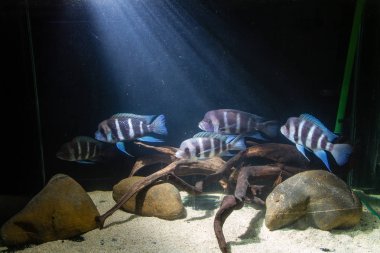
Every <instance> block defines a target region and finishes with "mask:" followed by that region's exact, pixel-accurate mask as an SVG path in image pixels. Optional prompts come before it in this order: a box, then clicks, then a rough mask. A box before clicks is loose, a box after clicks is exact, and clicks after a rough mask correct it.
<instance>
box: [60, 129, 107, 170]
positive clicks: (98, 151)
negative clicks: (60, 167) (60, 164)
mask: <svg viewBox="0 0 380 253" xmlns="http://www.w3.org/2000/svg"><path fill="white" fill-rule="evenodd" d="M104 145H105V143H102V142H100V141H97V140H95V139H93V138H91V137H87V136H77V137H75V138H74V139H72V140H71V141H70V142H67V143H64V144H63V145H62V146H61V148H60V149H59V151H58V152H57V154H56V156H57V158H59V159H62V160H66V161H75V162H80V163H94V162H95V161H98V160H99V159H100V158H101V157H102V156H103V154H104V153H103V152H104Z"/></svg>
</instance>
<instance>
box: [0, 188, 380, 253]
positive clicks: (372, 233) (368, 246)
mask: <svg viewBox="0 0 380 253" xmlns="http://www.w3.org/2000/svg"><path fill="white" fill-rule="evenodd" d="M89 194H90V196H91V198H92V199H93V200H94V203H95V204H96V205H97V206H98V209H99V211H100V213H104V212H105V211H107V210H108V209H109V208H110V207H111V206H112V205H113V204H114V201H113V199H112V196H111V194H112V193H111V192H103V191H95V192H90V193H89ZM181 196H182V199H183V201H184V203H185V206H186V210H187V217H186V218H184V219H181V220H174V221H167V220H162V219H158V218H154V217H140V216H137V215H133V214H128V213H126V212H123V211H120V210H119V211H116V212H115V213H114V215H112V216H111V217H109V218H108V219H107V221H106V224H105V228H104V229H103V230H99V229H96V230H93V231H90V232H88V233H86V234H84V235H82V237H83V239H84V240H83V241H81V242H78V241H72V240H59V241H54V242H48V243H44V244H41V245H34V246H31V247H28V248H25V249H23V250H20V252H56V253H59V252H70V253H71V252H128V253H130V252H139V253H140V252H181V253H182V252H220V250H219V248H218V243H217V241H216V238H215V235H214V230H213V221H214V215H215V213H216V211H217V209H218V207H219V202H220V200H221V199H222V197H223V195H222V194H207V195H202V196H197V197H192V196H188V195H187V194H186V193H184V192H181ZM196 208H197V210H196ZM263 217H264V213H263V212H262V211H258V210H255V209H253V208H252V207H249V206H245V207H244V208H242V209H240V210H237V211H234V212H233V213H232V214H231V215H230V217H228V219H227V221H226V223H225V225H224V229H223V230H224V235H225V237H226V240H227V242H228V243H229V244H230V246H231V252H260V253H263V252H292V253H294V252H324V251H327V252H345V253H346V252H360V253H363V252H380V220H379V219H378V218H376V217H375V216H373V215H372V214H370V213H369V211H368V210H367V209H366V208H364V213H363V217H362V220H361V222H360V224H359V225H357V226H356V227H354V228H352V229H348V230H333V231H331V232H327V231H321V230H318V229H314V228H307V229H300V228H297V225H293V226H292V227H290V228H285V229H280V230H276V231H269V230H268V229H267V228H266V227H265V225H264V222H263ZM5 249H6V248H5V247H0V251H2V250H5ZM323 249H324V250H323Z"/></svg>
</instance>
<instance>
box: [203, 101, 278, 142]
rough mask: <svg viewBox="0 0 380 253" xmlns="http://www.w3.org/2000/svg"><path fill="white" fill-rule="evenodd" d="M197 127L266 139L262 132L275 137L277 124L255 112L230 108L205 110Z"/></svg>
mask: <svg viewBox="0 0 380 253" xmlns="http://www.w3.org/2000/svg"><path fill="white" fill-rule="evenodd" d="M198 127H199V128H200V129H202V130H203V131H207V132H214V133H220V134H237V135H240V134H244V135H246V136H251V137H253V138H256V139H263V140H266V138H265V136H263V135H262V134H264V135H266V136H268V137H270V138H274V137H276V136H277V132H278V128H279V125H278V122H277V121H274V120H271V121H267V120H265V119H264V118H263V117H260V116H258V115H255V114H251V113H247V112H243V111H238V110H232V109H219V110H213V111H209V112H207V113H206V114H205V116H204V118H203V120H202V121H201V122H199V124H198Z"/></svg>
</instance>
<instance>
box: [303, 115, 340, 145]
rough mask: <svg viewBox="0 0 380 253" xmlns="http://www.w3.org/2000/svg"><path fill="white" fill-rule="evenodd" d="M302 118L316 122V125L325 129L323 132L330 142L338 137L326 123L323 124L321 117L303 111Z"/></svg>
mask: <svg viewBox="0 0 380 253" xmlns="http://www.w3.org/2000/svg"><path fill="white" fill-rule="evenodd" d="M300 119H304V120H307V121H309V122H311V123H313V124H315V125H316V126H318V127H319V128H320V129H321V130H322V131H323V133H324V134H325V135H326V136H327V139H328V140H329V141H330V142H331V141H333V140H335V139H336V138H337V137H338V136H337V135H336V134H334V133H333V132H331V131H330V130H329V129H327V127H326V126H325V125H323V123H322V122H321V121H319V119H317V118H316V117H314V116H312V115H310V114H307V113H303V114H301V115H300Z"/></svg>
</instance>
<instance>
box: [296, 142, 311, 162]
mask: <svg viewBox="0 0 380 253" xmlns="http://www.w3.org/2000/svg"><path fill="white" fill-rule="evenodd" d="M296 147H297V149H298V151H299V152H301V154H303V156H304V157H305V158H306V159H307V160H308V161H310V159H309V158H308V157H307V156H306V153H305V147H304V146H302V145H301V144H296Z"/></svg>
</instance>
